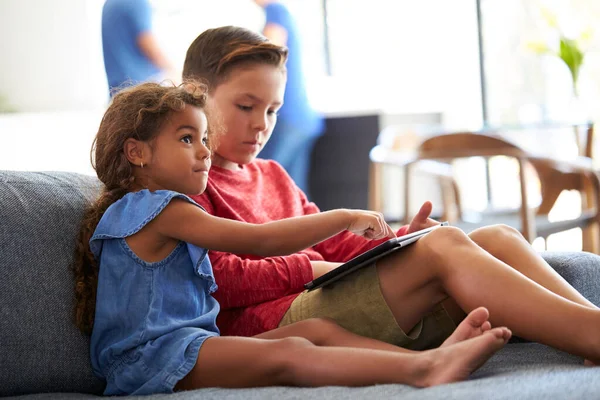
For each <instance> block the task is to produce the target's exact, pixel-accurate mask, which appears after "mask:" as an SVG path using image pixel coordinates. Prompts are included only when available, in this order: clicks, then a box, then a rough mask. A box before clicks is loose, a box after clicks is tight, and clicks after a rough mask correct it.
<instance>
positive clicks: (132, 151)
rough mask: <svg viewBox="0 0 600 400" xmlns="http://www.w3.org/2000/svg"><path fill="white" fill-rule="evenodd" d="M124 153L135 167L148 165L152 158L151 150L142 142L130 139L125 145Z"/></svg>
mask: <svg viewBox="0 0 600 400" xmlns="http://www.w3.org/2000/svg"><path fill="white" fill-rule="evenodd" d="M123 153H125V157H127V160H128V161H129V162H130V163H132V164H133V165H135V166H138V167H139V166H141V165H142V164H143V165H147V164H148V161H149V158H150V148H149V147H148V145H147V144H146V143H144V142H142V141H139V140H136V139H132V138H129V139H127V140H126V141H125V144H123Z"/></svg>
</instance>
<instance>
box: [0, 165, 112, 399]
mask: <svg viewBox="0 0 600 400" xmlns="http://www.w3.org/2000/svg"><path fill="white" fill-rule="evenodd" d="M99 188H100V185H99V182H98V180H97V179H96V178H95V177H91V176H86V175H79V174H75V173H66V172H39V173H38V172H14V171H0V396H7V395H19V394H27V393H39V392H81V393H96V394H100V393H102V391H103V389H104V383H103V382H102V381H101V380H99V379H97V378H96V377H95V376H94V375H93V373H92V369H91V365H90V357H89V338H88V337H87V336H85V335H83V334H81V333H80V332H79V330H78V329H77V328H76V327H75V325H74V324H73V318H72V315H73V305H74V297H73V278H72V274H71V263H72V261H73V254H74V249H75V243H76V237H77V232H78V229H79V224H80V220H81V217H82V215H83V211H84V209H85V207H86V206H87V205H88V204H89V203H90V202H91V201H92V200H93V199H94V198H95V197H96V196H97V194H98V193H99Z"/></svg>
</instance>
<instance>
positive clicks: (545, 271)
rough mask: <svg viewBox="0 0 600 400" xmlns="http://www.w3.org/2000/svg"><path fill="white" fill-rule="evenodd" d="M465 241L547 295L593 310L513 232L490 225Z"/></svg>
mask: <svg viewBox="0 0 600 400" xmlns="http://www.w3.org/2000/svg"><path fill="white" fill-rule="evenodd" d="M469 237H470V238H471V240H473V241H474V242H475V243H477V245H479V247H481V248H482V249H484V250H485V251H487V252H488V253H490V254H491V255H493V256H494V257H496V258H497V259H499V260H501V261H503V262H504V263H506V264H508V265H510V266H511V267H513V268H514V269H516V270H517V271H519V272H521V273H522V274H523V275H525V276H527V277H528V278H530V279H532V280H533V281H535V282H537V283H539V284H540V285H542V286H543V287H545V288H546V289H548V290H550V291H551V292H554V293H556V294H557V295H559V296H561V297H564V298H565V299H568V300H571V301H573V302H575V303H578V304H581V305H583V306H586V307H592V308H597V307H596V306H595V305H594V304H593V303H592V302H590V301H589V300H587V299H586V298H585V297H583V296H582V295H581V294H580V293H579V292H578V291H577V290H575V288H573V287H572V286H571V285H569V283H568V282H567V281H566V280H565V279H563V277H561V276H560V275H559V274H558V273H557V272H556V271H555V270H554V269H553V268H552V267H551V266H550V265H548V263H546V261H544V259H543V258H542V257H541V256H540V255H539V254H538V253H537V252H536V251H535V250H533V248H532V247H531V245H530V244H529V243H528V242H527V241H526V240H525V239H524V238H523V236H522V235H521V233H520V232H519V231H517V230H516V229H514V228H511V227H509V226H506V225H492V226H488V227H484V228H480V229H476V230H474V231H473V232H471V233H469Z"/></svg>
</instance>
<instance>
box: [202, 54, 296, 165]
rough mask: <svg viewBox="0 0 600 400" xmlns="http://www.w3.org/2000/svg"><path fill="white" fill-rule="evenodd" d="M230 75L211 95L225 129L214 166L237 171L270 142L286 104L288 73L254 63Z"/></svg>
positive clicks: (210, 100)
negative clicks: (279, 114)
mask: <svg viewBox="0 0 600 400" xmlns="http://www.w3.org/2000/svg"><path fill="white" fill-rule="evenodd" d="M228 75H229V77H228V78H227V79H226V80H225V81H224V82H222V83H221V84H219V85H218V86H217V87H216V88H215V89H214V91H213V92H212V94H210V95H209V102H211V105H212V106H213V107H216V109H217V111H218V113H219V115H220V116H221V117H222V123H223V126H224V129H225V132H223V134H222V135H221V136H220V137H219V139H218V147H217V148H216V150H215V154H214V155H213V163H214V164H215V165H218V166H219V167H222V168H226V169H232V170H235V169H238V168H240V165H244V164H248V163H250V162H252V161H253V160H254V159H255V158H256V156H257V155H258V153H259V152H260V151H261V149H262V148H263V147H264V145H265V144H266V143H267V140H269V137H270V136H271V133H272V132H273V128H274V127H275V122H276V121H277V111H278V110H279V108H281V105H282V104H283V92H284V90H285V72H284V71H283V70H282V69H281V68H279V67H275V66H272V65H265V64H255V65H250V66H244V67H238V68H234V69H233V70H231V71H230V72H229V74H228Z"/></svg>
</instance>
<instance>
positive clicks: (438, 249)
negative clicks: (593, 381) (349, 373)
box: [377, 227, 600, 362]
mask: <svg viewBox="0 0 600 400" xmlns="http://www.w3.org/2000/svg"><path fill="white" fill-rule="evenodd" d="M377 269H378V274H379V281H380V285H381V290H382V293H383V297H384V299H385V300H386V302H387V304H388V306H389V307H390V309H391V311H392V313H393V315H394V317H395V318H396V320H397V322H398V324H399V325H400V327H401V328H402V329H403V330H405V331H408V330H410V328H412V327H413V326H414V325H415V324H416V323H417V322H418V321H419V320H420V319H421V318H422V316H423V315H424V314H425V313H426V312H427V311H429V310H430V309H431V307H432V305H433V304H436V303H438V302H440V301H443V300H445V299H447V298H448V296H450V297H452V298H453V299H454V300H455V301H456V303H457V304H458V305H459V306H460V307H461V308H462V309H463V310H465V311H470V310H473V309H474V308H476V307H479V306H484V307H486V308H487V309H488V310H489V311H490V315H491V318H490V321H491V322H492V325H499V326H508V327H509V328H510V329H511V330H512V331H513V332H514V333H515V334H517V335H519V336H521V337H524V338H526V339H529V340H533V341H538V342H541V343H545V344H548V345H551V346H554V347H556V348H559V349H562V350H565V351H568V352H570V353H573V354H576V355H580V356H583V357H586V358H588V359H591V360H592V361H595V362H597V361H599V360H600V310H598V309H593V308H590V307H587V306H583V305H580V304H576V303H574V302H572V301H570V300H566V299H565V298H563V297H561V296H559V295H557V294H555V293H553V292H551V291H550V290H548V289H546V288H544V287H543V286H541V285H539V284H537V283H536V282H534V281H532V280H531V279H529V278H527V277H526V276H524V275H523V274H521V273H520V272H517V271H515V270H514V269H512V268H511V267H509V266H508V265H507V264H505V263H504V262H502V261H500V260H498V259H497V258H495V257H494V256H492V255H491V254H489V253H488V252H487V251H485V250H483V249H482V248H481V247H479V246H478V245H476V244H475V242H473V241H472V240H471V239H469V237H468V236H467V235H465V234H464V233H463V232H462V231H460V230H459V229H457V228H453V227H442V228H438V229H436V230H434V231H433V232H431V233H430V234H428V235H426V236H425V237H423V238H422V239H420V240H419V241H418V242H416V243H415V244H413V245H411V246H409V247H407V248H406V249H405V250H403V251H399V252H396V253H394V254H392V255H390V256H388V257H386V258H384V259H382V260H380V261H379V262H378V264H377Z"/></svg>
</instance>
